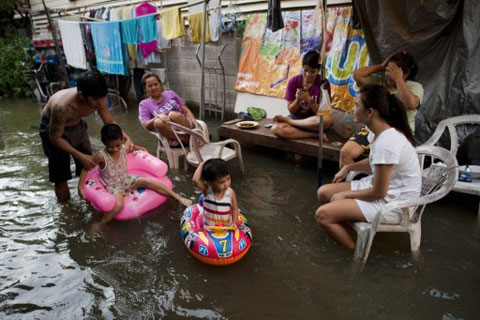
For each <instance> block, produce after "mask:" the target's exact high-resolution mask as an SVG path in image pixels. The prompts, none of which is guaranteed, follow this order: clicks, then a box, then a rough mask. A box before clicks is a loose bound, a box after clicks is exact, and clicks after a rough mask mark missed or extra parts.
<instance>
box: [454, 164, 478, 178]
mask: <svg viewBox="0 0 480 320" xmlns="http://www.w3.org/2000/svg"><path fill="white" fill-rule="evenodd" d="M468 167H469V168H470V176H471V177H472V179H480V166H468ZM465 168H466V166H460V167H458V169H459V170H460V172H465Z"/></svg>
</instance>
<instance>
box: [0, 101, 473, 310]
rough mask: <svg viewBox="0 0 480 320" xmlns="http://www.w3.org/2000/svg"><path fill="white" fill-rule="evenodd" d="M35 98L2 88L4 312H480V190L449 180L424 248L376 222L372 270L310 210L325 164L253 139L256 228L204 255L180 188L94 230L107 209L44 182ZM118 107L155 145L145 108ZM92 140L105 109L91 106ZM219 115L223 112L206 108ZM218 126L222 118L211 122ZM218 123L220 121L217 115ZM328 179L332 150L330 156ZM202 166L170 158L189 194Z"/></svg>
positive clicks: (135, 131) (250, 166)
mask: <svg viewBox="0 0 480 320" xmlns="http://www.w3.org/2000/svg"><path fill="white" fill-rule="evenodd" d="M38 119H39V111H38V106H37V104H36V103H33V102H31V101H29V100H0V248H1V250H0V318H2V319H180V318H190V319H386V318H388V319H478V318H479V317H480V303H479V297H480V294H479V292H480V274H479V272H478V271H479V270H480V241H479V240H480V235H479V227H478V225H477V207H478V197H473V196H468V195H461V194H451V195H449V196H448V197H447V198H446V199H443V200H441V201H440V202H438V203H436V204H432V205H430V206H428V207H427V210H426V213H425V215H424V218H423V228H422V229H423V235H422V243H421V250H422V256H421V257H420V259H419V260H414V259H413V258H412V255H411V253H410V246H409V240H408V235H407V234H379V235H377V237H376V238H375V241H374V243H373V248H372V251H371V255H370V257H369V260H368V262H367V265H366V267H365V269H364V271H363V272H362V273H360V274H355V273H352V271H351V270H352V254H351V253H350V252H348V251H347V250H345V249H343V248H341V247H340V246H338V245H337V244H335V243H334V242H333V241H332V240H331V239H330V238H329V237H328V236H327V235H326V234H325V232H324V231H323V230H322V229H321V228H319V227H318V226H317V225H315V223H314V218H313V215H314V211H315V208H316V207H317V201H316V196H315V185H316V165H315V161H314V160H313V159H310V160H308V159H307V160H306V161H304V162H303V164H301V165H295V164H294V163H293V162H292V161H291V160H289V159H288V157H285V155H284V154H282V153H281V152H277V151H272V150H269V149H265V148H255V147H253V146H246V145H244V149H243V152H244V158H245V167H246V172H245V174H243V175H242V174H241V173H240V171H239V168H238V164H237V163H235V162H233V163H232V166H231V167H232V178H233V182H232V184H233V188H234V189H235V190H236V192H237V197H238V199H239V206H240V207H241V208H242V209H243V211H244V212H245V213H246V216H247V217H248V219H249V222H250V225H251V227H252V231H253V236H254V238H253V245H252V247H251V249H250V252H249V253H248V254H247V255H246V256H245V257H244V258H243V259H242V260H241V261H239V262H237V263H236V264H234V265H231V266H226V267H214V266H209V265H206V264H203V263H201V262H199V261H197V260H195V259H194V258H193V257H192V256H191V255H190V254H189V253H188V251H187V250H186V249H185V247H184V245H183V242H182V239H181V237H180V232H179V220H180V215H181V213H182V211H183V208H182V207H180V206H179V205H177V204H176V203H174V201H172V200H170V201H169V202H167V203H166V204H165V205H163V206H162V207H160V208H157V209H156V210H154V211H153V212H151V213H149V214H147V215H145V216H143V217H141V218H138V219H135V220H131V221H128V222H112V223H110V224H109V225H108V227H106V228H105V230H104V231H103V233H102V234H101V236H100V237H99V238H96V239H92V238H91V237H89V235H88V230H89V226H90V225H91V223H92V221H95V220H96V219H98V217H99V215H98V213H96V212H95V211H94V209H92V207H90V206H89V205H87V204H86V203H85V202H83V201H82V200H81V199H79V197H78V195H77V194H76V189H75V185H76V182H77V181H78V180H77V179H76V178H75V179H73V180H72V181H71V190H72V199H71V201H70V202H69V203H68V204H64V205H61V204H59V203H57V201H56V200H55V195H54V192H53V189H52V186H51V185H50V183H49V182H48V176H47V160H46V158H45V157H44V155H43V152H42V149H41V144H40V140H39V138H38V134H37V124H38ZM117 121H118V122H119V124H120V125H122V126H123V127H124V128H125V129H126V131H127V132H128V133H129V134H130V135H131V136H132V138H133V139H134V141H135V142H136V143H137V144H139V145H144V146H145V147H147V148H148V149H149V150H150V152H152V153H154V152H155V142H154V141H153V139H152V136H151V135H149V134H147V133H146V132H145V131H144V129H143V128H141V127H140V125H139V124H138V120H137V114H136V111H135V110H134V111H131V112H130V113H128V114H126V115H122V116H119V117H117ZM88 122H89V132H90V135H91V136H92V137H93V138H92V144H93V147H94V149H95V150H98V149H99V148H100V147H101V144H100V141H99V139H98V135H99V129H100V126H101V123H100V120H98V119H96V118H95V116H91V117H90V118H89V119H88ZM209 123H210V124H213V125H215V123H214V121H209ZM212 128H213V126H212ZM211 131H214V130H213V129H212V130H211ZM326 167H327V169H328V172H327V174H326V179H328V178H329V177H331V176H332V175H333V173H334V167H335V165H334V164H329V165H328V164H327V165H326ZM192 174H193V169H189V170H188V171H184V170H183V168H182V169H180V170H178V171H177V172H169V176H170V178H171V179H172V181H173V183H174V186H175V189H176V191H177V192H179V193H181V194H182V195H184V196H188V197H190V198H191V199H197V198H198V192H197V191H196V190H195V189H194V187H193V185H192V183H191V176H192Z"/></svg>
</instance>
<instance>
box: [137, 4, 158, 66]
mask: <svg viewBox="0 0 480 320" xmlns="http://www.w3.org/2000/svg"><path fill="white" fill-rule="evenodd" d="M156 12H157V8H156V7H155V6H154V5H152V4H150V3H148V2H142V3H141V4H139V5H138V6H136V7H135V17H141V16H144V15H147V14H152V13H156ZM157 19H158V17H157ZM138 45H139V46H140V50H142V54H143V57H144V58H146V57H148V56H149V55H150V54H151V53H152V52H154V51H156V50H157V40H153V41H150V42H145V43H143V42H140V43H139V44H138Z"/></svg>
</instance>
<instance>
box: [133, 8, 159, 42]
mask: <svg viewBox="0 0 480 320" xmlns="http://www.w3.org/2000/svg"><path fill="white" fill-rule="evenodd" d="M156 16H157V15H156V14H149V15H145V16H142V17H139V18H137V19H138V26H139V28H140V41H141V42H142V43H146V42H151V41H154V40H157V19H156Z"/></svg>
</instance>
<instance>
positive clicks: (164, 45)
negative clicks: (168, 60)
mask: <svg viewBox="0 0 480 320" xmlns="http://www.w3.org/2000/svg"><path fill="white" fill-rule="evenodd" d="M171 47H172V46H171V44H170V40H167V39H165V38H164V37H163V34H162V23H161V22H160V21H157V48H158V50H165V49H170V48H171Z"/></svg>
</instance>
